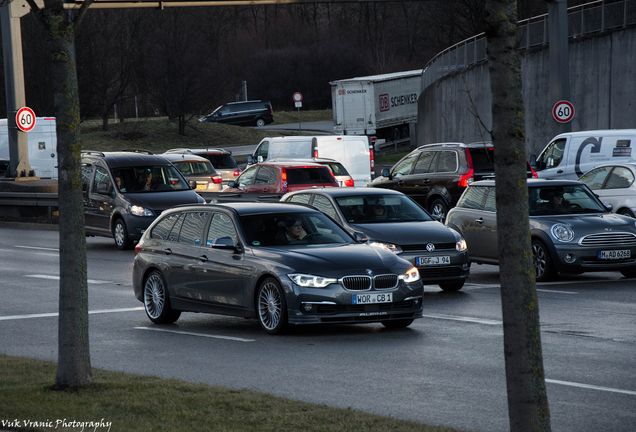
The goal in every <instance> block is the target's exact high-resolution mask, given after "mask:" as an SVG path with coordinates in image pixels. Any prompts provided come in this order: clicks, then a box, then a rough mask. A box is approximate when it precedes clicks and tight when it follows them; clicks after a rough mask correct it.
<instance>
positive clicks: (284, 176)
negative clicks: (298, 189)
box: [280, 168, 287, 193]
mask: <svg viewBox="0 0 636 432" xmlns="http://www.w3.org/2000/svg"><path fill="white" fill-rule="evenodd" d="M282 170H283V171H282V173H281V175H280V180H281V190H282V191H283V193H286V192H287V171H286V170H285V168H283V169H282Z"/></svg>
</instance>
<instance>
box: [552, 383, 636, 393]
mask: <svg viewBox="0 0 636 432" xmlns="http://www.w3.org/2000/svg"><path fill="white" fill-rule="evenodd" d="M545 382H548V383H552V384H561V385H565V386H570V387H580V388H586V389H591V390H601V391H606V392H613V393H623V394H628V395H634V396H636V391H631V390H621V389H615V388H611V387H601V386H595V385H591V384H579V383H575V382H569V381H559V380H553V379H546V380H545Z"/></svg>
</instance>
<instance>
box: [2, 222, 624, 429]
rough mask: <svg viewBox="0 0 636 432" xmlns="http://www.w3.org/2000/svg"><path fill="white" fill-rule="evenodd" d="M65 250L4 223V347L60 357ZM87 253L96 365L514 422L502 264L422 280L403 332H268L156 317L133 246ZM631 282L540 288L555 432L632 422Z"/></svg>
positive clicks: (490, 423) (439, 419) (95, 243)
mask: <svg viewBox="0 0 636 432" xmlns="http://www.w3.org/2000/svg"><path fill="white" fill-rule="evenodd" d="M4 226H5V227H6V225H4ZM57 248H58V234H57V232H55V231H39V230H20V229H14V228H3V225H0V254H1V256H2V260H1V261H0V280H2V294H3V301H2V302H0V352H2V353H4V354H8V355H13V356H23V357H30V358H37V359H44V360H53V361H56V360H57V316H56V313H57V298H58V297H57V296H58V280H57V275H58V274H59V271H58V266H59V260H58V250H57ZM87 251H88V278H89V310H90V337H91V339H90V344H91V361H92V365H93V366H94V367H96V368H103V369H109V370H116V371H124V372H131V373H138V374H145V375H155V376H161V377H173V378H178V379H182V380H186V381H192V382H201V383H206V384H211V385H221V386H225V387H231V388H246V389H251V390H258V391H263V392H267V393H270V394H273V395H276V396H284V397H287V398H291V399H298V400H303V401H307V402H312V403H318V404H326V405H329V406H335V407H343V408H349V407H350V408H351V409H354V410H360V411H365V412H369V413H375V414H381V415H385V416H393V417H396V418H403V419H410V420H414V421H417V422H421V423H426V424H436V425H444V426H450V427H454V428H457V429H463V430H470V431H484V432H498V431H507V430H509V425H508V412H507V404H506V384H505V375H504V359H503V349H502V348H503V342H502V335H503V330H502V324H501V303H500V287H499V284H498V273H497V267H493V266H476V265H474V266H473V268H472V273H471V277H470V279H469V283H468V284H467V285H466V286H465V287H464V288H463V289H462V291H460V292H458V293H444V292H442V291H441V290H440V289H439V288H438V287H436V286H426V291H425V299H424V300H425V301H424V304H425V312H424V315H425V317H424V318H423V319H420V320H417V321H416V322H415V323H414V324H413V325H412V326H411V327H409V328H408V329H401V330H388V329H385V328H384V327H382V326H381V325H379V324H378V325H375V324H367V325H353V326H345V325H332V326H324V327H303V328H299V329H297V330H295V331H293V332H292V333H291V334H289V335H284V336H269V335H266V334H265V333H264V332H262V331H261V330H260V328H259V326H258V323H257V322H256V321H255V320H247V319H242V318H232V317H222V316H214V315H204V314H193V313H186V314H183V315H182V317H181V319H179V321H177V323H176V324H175V325H162V326H158V325H153V324H152V323H151V322H150V321H149V320H148V319H147V318H146V316H145V313H144V311H143V309H142V307H141V306H142V305H141V303H140V302H138V301H137V300H136V299H135V298H134V296H133V294H132V287H131V281H130V277H131V270H132V263H131V262H132V256H133V254H132V252H131V251H126V252H121V251H117V250H116V249H115V247H114V244H113V241H112V239H105V238H88V239H87ZM635 282H636V281H635V280H628V279H624V278H622V277H621V275H620V274H619V273H617V272H615V273H599V274H586V275H581V276H573V277H568V278H562V279H560V280H559V281H558V282H553V283H544V284H539V286H538V291H539V299H540V313H541V323H542V332H541V337H542V342H543V353H544V363H545V370H546V378H547V391H548V399H549V404H550V411H551V415H552V429H553V430H555V431H560V432H581V431H595V432H599V431H612V432H621V431H624V432H628V431H629V432H632V431H633V430H634V425H635V424H636V410H634V406H636V360H635V359H636V325H635V324H636V290H635V289H634V285H635ZM33 420H37V419H33ZM105 420H106V421H113V422H114V424H113V427H114V428H115V429H114V430H122V429H121V427H120V428H116V426H117V419H105Z"/></svg>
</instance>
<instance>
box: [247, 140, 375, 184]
mask: <svg viewBox="0 0 636 432" xmlns="http://www.w3.org/2000/svg"><path fill="white" fill-rule="evenodd" d="M273 158H276V159H283V158H284V159H311V158H329V159H333V160H336V161H338V162H340V163H341V164H342V165H344V167H345V168H346V169H347V171H349V174H350V175H351V177H352V178H353V181H354V183H355V185H356V186H366V185H367V184H369V183H370V182H371V179H372V176H373V173H374V169H375V167H374V165H373V148H372V146H371V144H370V141H369V137H368V136H366V135H319V136H286V137H272V138H263V139H262V140H261V142H260V143H259V144H258V146H257V147H256V150H254V153H253V154H252V155H251V156H248V157H247V163H248V165H251V164H253V163H256V162H264V161H266V160H267V159H273Z"/></svg>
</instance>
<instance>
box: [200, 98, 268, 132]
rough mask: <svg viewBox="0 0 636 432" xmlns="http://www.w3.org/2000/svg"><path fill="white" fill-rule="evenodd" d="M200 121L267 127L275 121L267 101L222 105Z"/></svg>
mask: <svg viewBox="0 0 636 432" xmlns="http://www.w3.org/2000/svg"><path fill="white" fill-rule="evenodd" d="M199 121H201V122H218V123H225V124H231V125H239V126H265V125H266V124H270V123H272V122H273V121H274V110H273V109H272V104H271V103H269V102H265V101H243V102H231V103H227V104H225V105H221V106H220V107H218V108H217V109H215V110H214V111H213V112H212V113H210V114H208V115H206V116H205V117H203V118H200V119H199Z"/></svg>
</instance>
